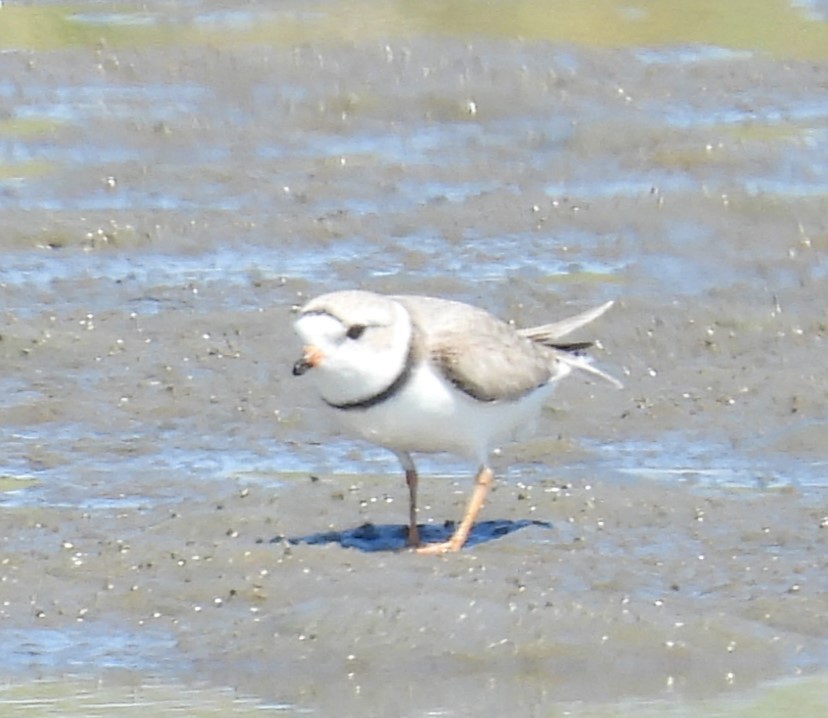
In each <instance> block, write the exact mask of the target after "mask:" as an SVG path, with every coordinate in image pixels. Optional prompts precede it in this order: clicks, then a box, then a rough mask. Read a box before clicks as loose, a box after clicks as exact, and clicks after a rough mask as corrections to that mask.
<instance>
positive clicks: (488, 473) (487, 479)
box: [417, 466, 494, 554]
mask: <svg viewBox="0 0 828 718" xmlns="http://www.w3.org/2000/svg"><path fill="white" fill-rule="evenodd" d="M493 481H494V474H492V470H491V469H490V468H489V467H488V466H481V467H480V470H479V471H478V472H477V476H475V477H474V490H473V491H472V495H471V498H470V499H469V505H468V506H467V507H466V513H465V515H464V516H463V520H462V521H461V522H460V525H459V526H458V527H457V530H456V531H455V532H454V535H453V536H452V537H451V538H450V539H449V540H448V541H443V542H442V543H430V544H426V545H425V546H420V547H419V548H418V549H417V553H427V554H441V553H448V552H449V551H459V550H460V549H461V548H462V547H463V544H464V543H466V539H467V538H468V537H469V531H471V528H472V526H473V525H474V522H475V520H476V519H477V514H479V513H480V509H481V507H482V506H483V502H484V501H485V500H486V494H488V493H489V488H490V487H491V485H492V482H493Z"/></svg>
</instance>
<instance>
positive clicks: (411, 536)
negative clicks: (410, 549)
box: [405, 469, 420, 546]
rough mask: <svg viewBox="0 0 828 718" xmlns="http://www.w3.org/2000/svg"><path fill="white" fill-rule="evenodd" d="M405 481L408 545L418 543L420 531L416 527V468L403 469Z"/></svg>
mask: <svg viewBox="0 0 828 718" xmlns="http://www.w3.org/2000/svg"><path fill="white" fill-rule="evenodd" d="M405 483H406V484H408V539H407V541H406V543H407V544H408V545H409V546H419V545H420V531H419V529H418V528H417V469H406V470H405Z"/></svg>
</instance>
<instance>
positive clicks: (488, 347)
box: [293, 290, 620, 553]
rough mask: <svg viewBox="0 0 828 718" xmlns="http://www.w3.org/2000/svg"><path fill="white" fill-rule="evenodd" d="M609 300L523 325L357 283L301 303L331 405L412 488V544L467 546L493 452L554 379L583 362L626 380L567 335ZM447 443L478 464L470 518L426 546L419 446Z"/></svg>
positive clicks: (299, 328)
mask: <svg viewBox="0 0 828 718" xmlns="http://www.w3.org/2000/svg"><path fill="white" fill-rule="evenodd" d="M611 306H612V302H607V303H606V304H602V305H601V306H600V307H596V308H594V309H590V310H589V311H586V312H583V313H582V314H578V315H577V316H574V317H570V318H569V319H563V320H561V321H558V322H554V323H552V324H544V325H542V326H537V327H531V328H528V329H517V328H515V327H513V326H511V325H510V324H507V323H506V322H503V321H501V320H499V319H497V318H496V317H494V316H492V315H491V314H489V313H488V312H485V311H484V310H482V309H478V308H477V307H473V306H471V305H468V304H463V303H460V302H454V301H448V300H445V299H435V298H433V297H424V296H386V295H382V294H375V293H373V292H365V291H359V290H351V291H342V292H333V293H331V294H323V295H322V296H319V297H316V298H315V299H312V300H311V301H309V302H308V303H307V304H306V305H305V306H304V307H302V308H301V309H300V310H299V313H298V317H297V319H296V322H295V329H296V332H297V333H298V334H299V336H300V337H301V339H302V341H303V343H304V354H303V356H302V358H301V359H299V360H298V361H297V362H296V363H295V364H294V366H293V374H294V375H295V376H299V375H300V374H305V373H306V372H308V371H309V370H311V369H312V370H313V371H312V372H311V376H312V377H313V379H314V380H315V383H316V388H317V389H318V390H319V393H320V395H321V397H322V400H323V401H324V402H325V404H327V405H328V407H330V408H331V409H332V410H333V411H334V412H335V413H336V415H337V417H338V418H339V420H340V421H341V423H342V424H343V426H344V428H345V429H346V430H347V431H348V432H350V433H351V434H355V435H356V436H358V437H361V438H363V439H367V440H368V441H370V442H372V443H374V444H378V445H380V446H383V447H385V448H387V449H389V450H390V451H392V452H394V454H396V455H397V458H398V459H399V460H400V463H401V464H402V467H403V469H404V471H405V479H406V483H407V484H408V491H409V529H408V544H409V545H410V546H412V547H417V550H418V551H419V552H422V553H443V552H446V551H457V550H459V549H460V548H461V547H462V546H463V544H464V543H465V541H466V538H467V537H468V534H469V531H470V530H471V527H472V525H473V523H474V521H475V519H476V517H477V514H478V512H479V511H480V508H481V506H482V505H483V501H484V499H485V497H486V493H487V492H488V489H489V487H490V486H491V483H492V479H493V475H492V470H491V468H489V464H488V462H489V454H490V452H491V450H492V449H493V448H495V446H496V445H497V443H498V442H501V441H508V440H511V439H513V438H515V436H516V434H517V433H518V432H519V430H521V429H523V428H524V427H526V425H527V424H529V423H531V422H532V421H533V420H534V419H535V418H536V417H537V416H538V415H539V414H540V411H541V407H542V406H543V404H544V402H545V401H546V400H547V399H548V398H549V396H550V394H551V393H552V390H553V389H554V387H555V384H557V382H558V381H559V380H560V379H562V378H563V377H565V376H566V375H567V374H569V373H570V371H571V370H572V369H581V370H583V371H586V372H589V373H590V374H593V375H597V376H599V377H601V378H603V379H606V380H607V381H609V382H610V383H612V384H614V385H616V386H620V383H619V382H618V381H616V380H615V379H614V378H612V377H611V376H609V375H608V374H605V373H604V372H602V371H601V370H599V369H596V368H595V367H593V366H592V365H591V364H590V363H589V359H588V358H587V357H585V356H584V355H583V351H584V350H585V349H586V348H587V347H589V346H590V342H578V343H564V342H560V341H559V339H560V338H561V337H564V336H566V335H567V334H569V333H570V332H572V331H574V330H575V329H577V328H578V327H581V326H583V325H584V324H587V323H589V322H591V321H592V320H593V319H596V318H598V317H600V316H601V315H602V314H603V313H604V312H605V311H607V309H609V308H610V307H611ZM441 451H445V452H449V453H453V454H459V455H461V456H465V457H468V458H469V459H471V460H473V461H476V462H477V465H478V466H479V468H478V471H477V475H476V476H475V484H474V491H473V493H472V496H471V499H470V501H469V504H468V507H467V509H466V512H465V515H464V517H463V520H462V521H461V522H460V524H459V526H458V527H457V529H456V530H455V532H454V534H453V535H452V537H451V538H450V539H449V540H448V541H446V542H444V543H432V544H426V545H423V546H420V540H419V532H418V529H417V469H416V467H415V466H414V461H413V459H412V458H411V454H412V453H417V452H424V453H433V452H441Z"/></svg>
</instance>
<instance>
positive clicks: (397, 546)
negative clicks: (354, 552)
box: [271, 519, 552, 553]
mask: <svg viewBox="0 0 828 718" xmlns="http://www.w3.org/2000/svg"><path fill="white" fill-rule="evenodd" d="M529 526H540V527H542V528H547V529H550V528H552V524H550V523H549V522H548V521H530V520H528V519H522V520H520V521H508V520H506V519H495V520H493V521H480V522H478V523H476V524H475V525H474V526H473V527H472V530H471V532H470V533H469V537H468V539H467V540H466V543H465V545H464V548H465V547H469V546H477V545H479V544H483V543H488V542H489V541H493V540H495V539H498V538H501V537H503V536H508V535H509V534H510V533H514V532H515V531H520V530H521V529H524V528H527V527H529ZM418 528H419V530H420V543H421V544H428V543H438V542H440V541H447V540H448V539H449V538H451V535H452V534H453V533H454V528H455V524H454V522H453V521H446V522H445V523H444V524H443V525H442V526H440V525H434V524H420V525H419V526H418ZM407 537H408V526H405V525H401V524H372V523H365V524H362V525H361V526H357V527H356V528H352V529H344V530H342V531H321V532H319V533H312V534H308V535H307V536H292V537H291V536H277V537H276V538H274V539H272V540H271V543H281V542H286V543H288V544H291V545H296V544H306V545H311V546H315V545H319V544H330V543H338V544H339V545H340V546H342V547H343V548H355V549H358V550H360V551H364V552H366V553H371V552H374V551H401V550H403V549H406V548H408V545H407V543H406V539H407Z"/></svg>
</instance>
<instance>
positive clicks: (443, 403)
mask: <svg viewBox="0 0 828 718" xmlns="http://www.w3.org/2000/svg"><path fill="white" fill-rule="evenodd" d="M553 388H554V383H552V384H547V385H545V386H543V387H540V388H538V389H537V390H535V391H534V392H532V393H530V394H528V395H526V396H524V397H522V398H520V399H518V400H515V401H497V402H480V401H477V400H475V399H472V398H471V397H469V396H467V395H465V394H463V393H462V392H459V391H458V390H457V389H455V388H454V387H453V386H451V385H450V384H448V383H447V382H446V381H444V380H443V379H442V378H440V377H438V376H437V375H436V374H435V373H434V372H433V371H432V370H431V369H430V368H428V367H420V368H418V369H417V370H416V371H415V373H414V374H413V375H412V377H411V380H410V381H409V382H408V384H407V385H406V386H405V387H404V388H403V389H402V390H401V391H400V392H399V393H398V394H397V395H395V396H394V397H392V398H390V399H388V400H387V401H384V402H382V403H381V404H378V405H377V406H374V407H371V408H370V409H366V410H350V411H342V410H337V415H338V418H339V420H340V422H341V423H342V425H343V427H344V428H345V429H346V430H347V431H349V432H350V433H352V434H355V435H357V436H360V437H362V438H364V439H366V440H368V441H370V442H372V443H375V444H379V445H380V446H384V447H386V448H388V449H391V450H392V451H405V452H412V453H418V452H422V453H434V452H441V451H445V452H449V453H452V454H460V455H462V456H466V457H468V458H470V459H472V460H474V461H477V462H479V463H484V462H485V461H486V459H487V457H488V455H489V453H490V451H491V450H492V449H493V448H494V447H495V446H496V445H497V444H498V443H500V442H503V441H509V440H512V439H513V438H515V437H516V435H520V434H522V433H524V432H525V431H528V430H531V428H532V425H533V423H534V420H535V419H536V418H537V416H538V415H539V414H540V411H541V408H542V407H543V404H544V402H545V401H546V400H547V399H548V398H549V396H550V394H551V393H552V390H553Z"/></svg>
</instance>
